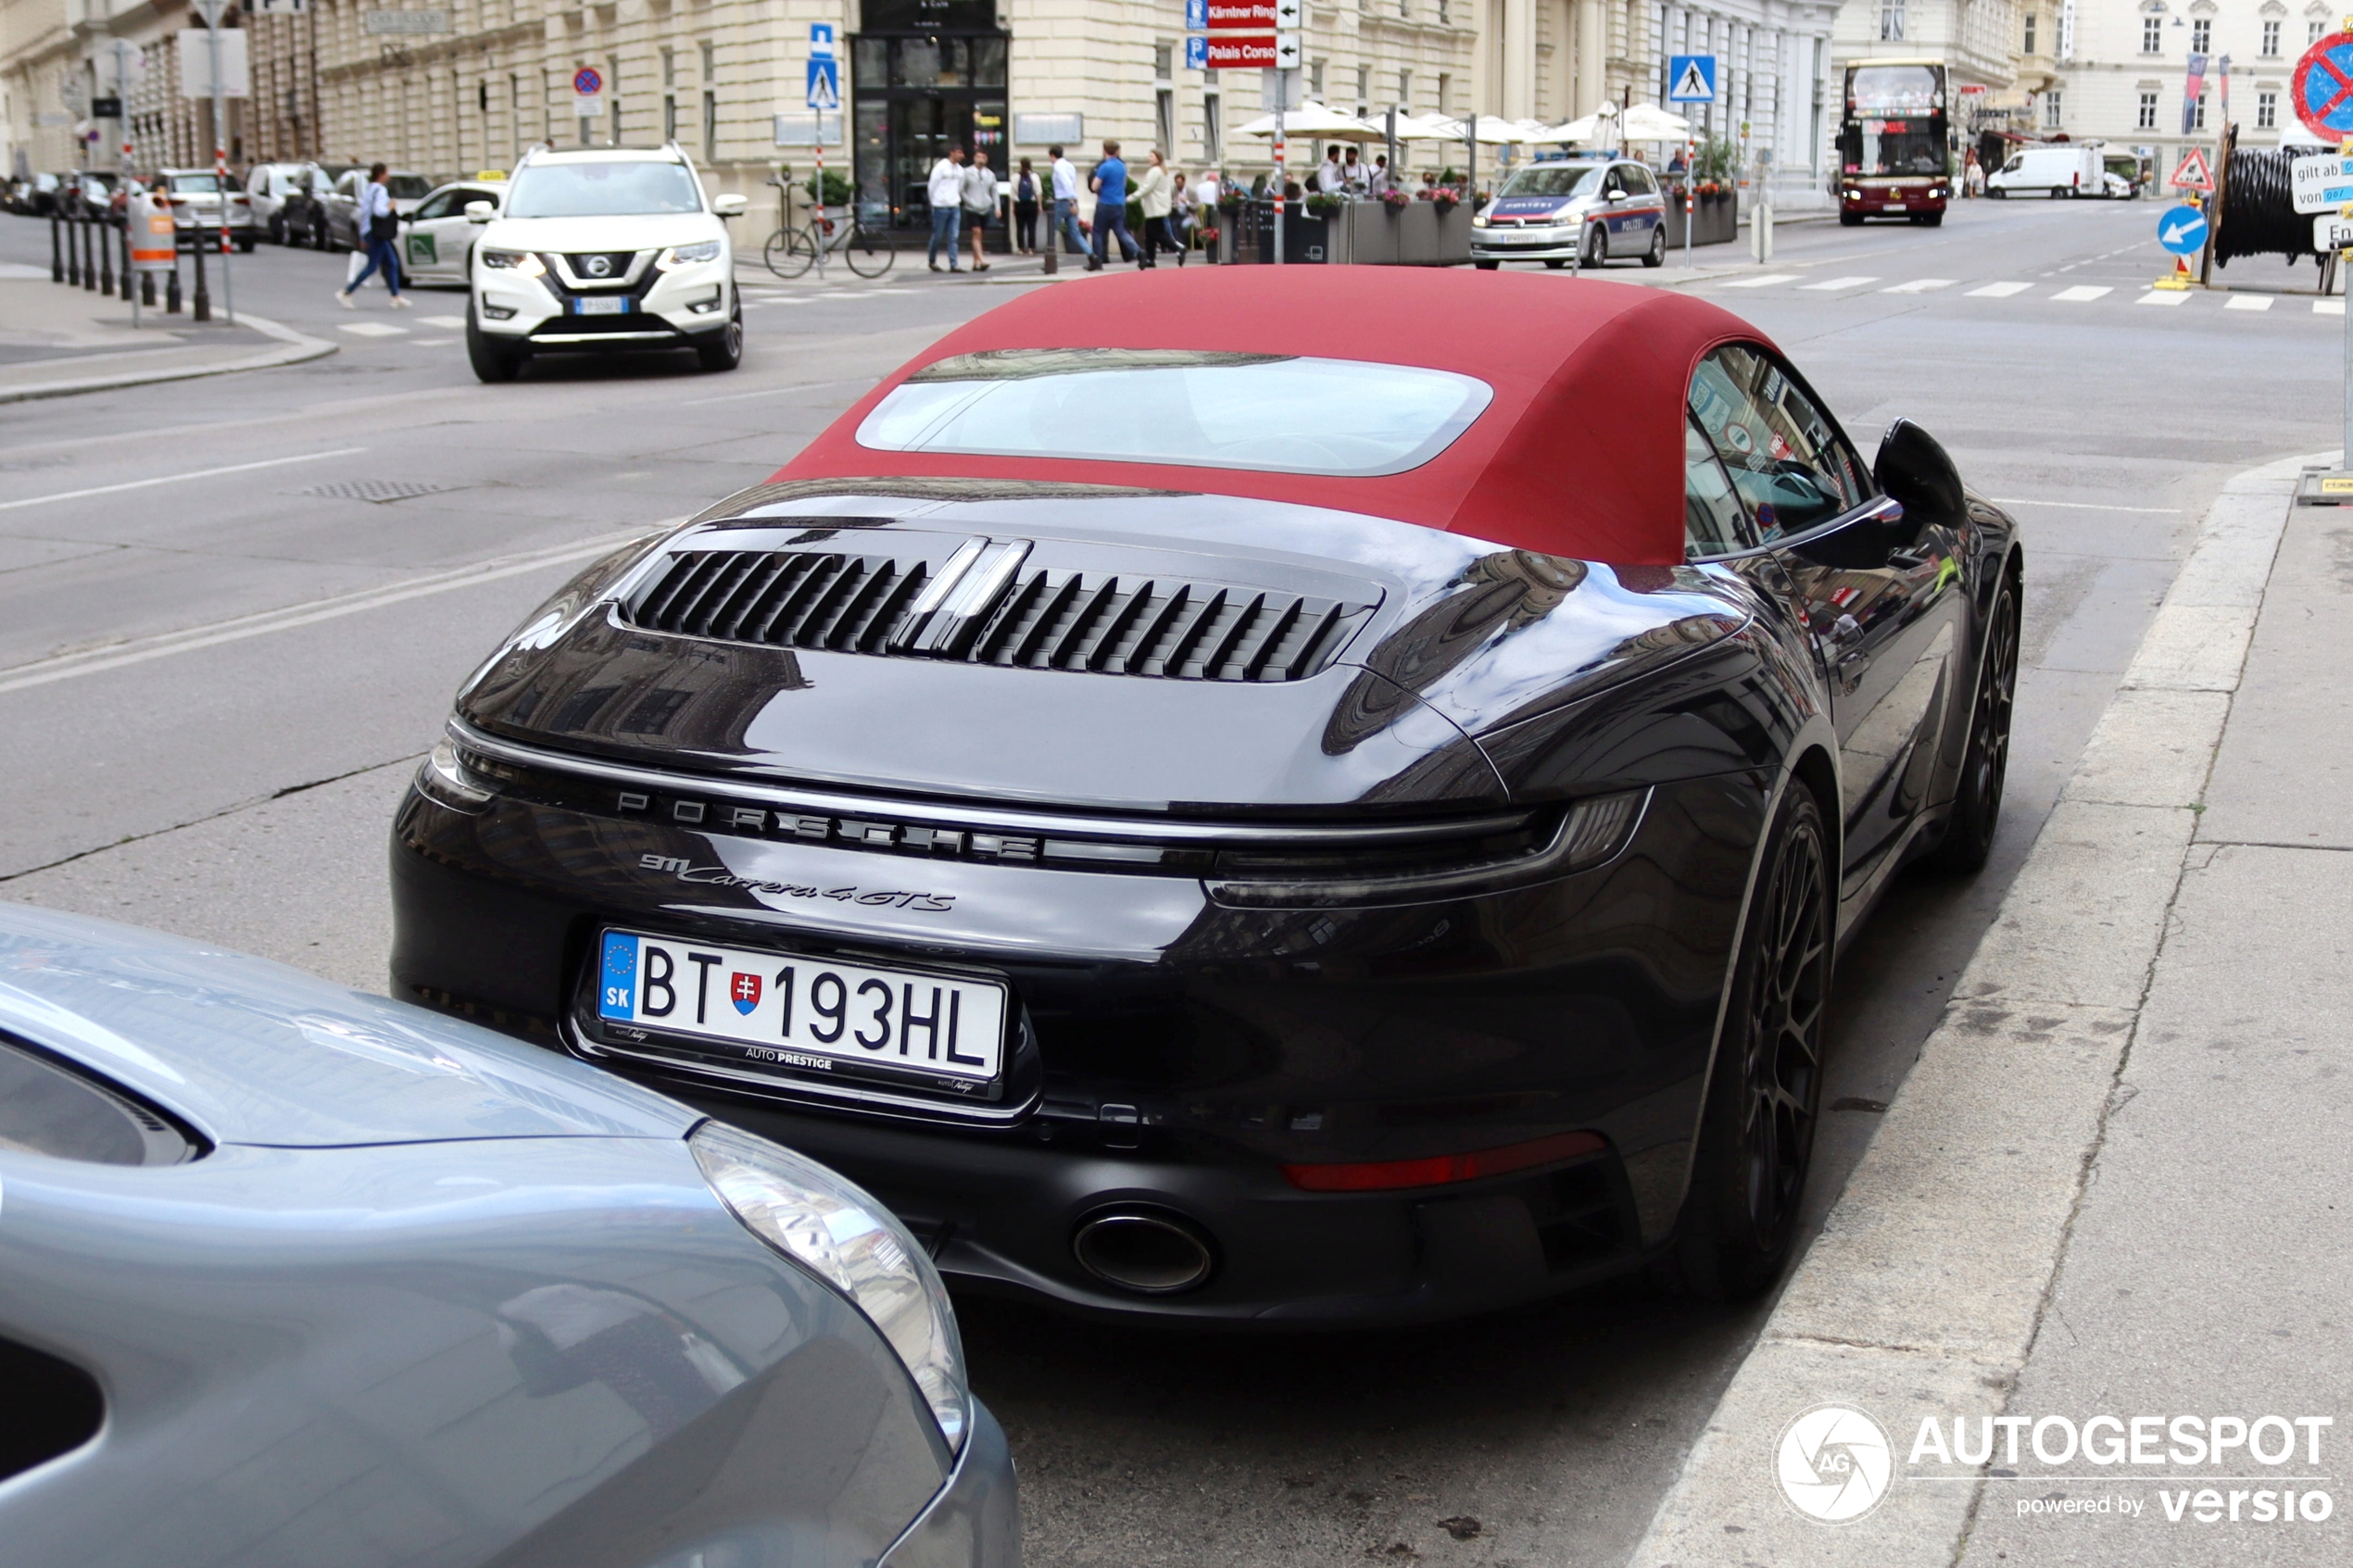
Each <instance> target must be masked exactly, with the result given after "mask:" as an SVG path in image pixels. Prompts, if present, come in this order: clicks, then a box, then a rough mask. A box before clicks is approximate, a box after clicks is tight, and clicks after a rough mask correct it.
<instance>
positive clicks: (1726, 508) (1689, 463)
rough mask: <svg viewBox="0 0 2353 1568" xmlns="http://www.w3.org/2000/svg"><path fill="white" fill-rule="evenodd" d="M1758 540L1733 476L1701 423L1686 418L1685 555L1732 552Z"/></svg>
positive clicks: (1684, 430) (1684, 466) (1684, 464)
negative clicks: (1744, 510) (1751, 527)
mask: <svg viewBox="0 0 2353 1568" xmlns="http://www.w3.org/2000/svg"><path fill="white" fill-rule="evenodd" d="M1754 543H1755V540H1754V538H1753V537H1752V536H1751V534H1750V533H1749V529H1748V517H1747V514H1746V513H1745V512H1743V510H1742V509H1741V498H1740V496H1739V495H1738V494H1736V493H1735V492H1734V491H1733V489H1732V480H1731V476H1730V474H1727V473H1726V472H1725V471H1724V465H1723V464H1722V463H1720V462H1718V460H1717V458H1716V448H1715V447H1714V446H1713V445H1709V443H1708V439H1707V437H1706V436H1705V435H1703V434H1701V433H1700V429H1699V426H1698V425H1696V424H1693V423H1692V421H1690V420H1684V421H1683V558H1685V559H1686V560H1697V559H1698V558H1700V557H1702V556H1724V555H1730V554H1731V553H1732V552H1733V551H1735V550H1744V549H1747V548H1748V547H1749V546H1751V545H1752V544H1754Z"/></svg>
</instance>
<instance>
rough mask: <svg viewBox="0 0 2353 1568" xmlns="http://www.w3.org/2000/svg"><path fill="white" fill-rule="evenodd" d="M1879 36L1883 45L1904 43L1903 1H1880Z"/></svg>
mask: <svg viewBox="0 0 2353 1568" xmlns="http://www.w3.org/2000/svg"><path fill="white" fill-rule="evenodd" d="M1879 35H1880V38H1881V42H1883V43H1888V44H1900V43H1902V42H1903V41H1904V0H1880V6H1879Z"/></svg>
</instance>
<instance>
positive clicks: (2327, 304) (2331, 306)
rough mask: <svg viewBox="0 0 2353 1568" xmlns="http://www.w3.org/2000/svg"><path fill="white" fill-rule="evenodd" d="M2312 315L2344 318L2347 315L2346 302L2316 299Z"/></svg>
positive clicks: (2313, 303)
mask: <svg viewBox="0 0 2353 1568" xmlns="http://www.w3.org/2000/svg"><path fill="white" fill-rule="evenodd" d="M2312 314H2313V315H2315V316H2342V315H2344V314H2345V301H2343V300H2341V299H2316V300H2314V301H2313V302H2312Z"/></svg>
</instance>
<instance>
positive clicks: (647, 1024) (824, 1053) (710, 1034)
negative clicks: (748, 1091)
mask: <svg viewBox="0 0 2353 1568" xmlns="http://www.w3.org/2000/svg"><path fill="white" fill-rule="evenodd" d="M1005 1013H1006V989H1005V987H1004V986H1003V985H999V984H997V983H996V982H994V981H989V980H975V979H972V978H969V977H967V976H963V975H946V974H936V973H924V972H916V971H912V970H898V969H875V968H873V967H870V966H868V965H864V964H850V963H838V962H836V961H834V960H830V959H811V958H808V957H806V956H803V955H799V954H791V953H761V952H751V951H748V950H746V949H744V948H741V947H722V946H720V945H719V944H717V943H713V942H687V941H680V940H678V939H676V938H674V937H668V936H647V935H639V934H638V933H635V932H628V931H608V932H606V933H605V934H604V935H603V938H602V941H601V943H600V950H599V955H598V984H597V1016H598V1017H599V1018H601V1019H603V1020H604V1021H605V1022H608V1023H614V1024H621V1025H624V1026H627V1027H631V1028H637V1029H648V1030H658V1031H660V1032H661V1033H663V1034H667V1035H688V1036H691V1037H693V1038H694V1039H695V1040H697V1041H698V1042H706V1043H708V1044H709V1045H711V1046H715V1047H720V1048H721V1049H722V1051H723V1052H724V1054H726V1055H729V1056H734V1057H737V1058H740V1059H741V1060H743V1062H744V1063H745V1064H746V1065H749V1066H756V1067H769V1068H777V1069H784V1070H787V1071H802V1072H818V1073H830V1072H834V1071H836V1070H837V1069H838V1068H841V1067H845V1066H855V1067H859V1068H869V1069H887V1070H889V1071H891V1072H893V1073H914V1074H918V1075H920V1076H923V1077H927V1078H947V1079H952V1080H955V1081H956V1082H957V1083H959V1084H986V1083H988V1082H991V1081H993V1080H994V1079H995V1078H996V1076H997V1074H998V1072H999V1070H1000V1068H1001V1067H1002V1065H1003V1060H1004V1039H1005Z"/></svg>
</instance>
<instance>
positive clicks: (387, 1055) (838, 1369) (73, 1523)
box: [0, 904, 1020, 1568]
mask: <svg viewBox="0 0 2353 1568" xmlns="http://www.w3.org/2000/svg"><path fill="white" fill-rule="evenodd" d="M0 974H5V975H6V984H5V985H0V1191H5V1194H6V1219H5V1221H0V1389H5V1390H6V1400H7V1404H6V1420H5V1422H0V1429H4V1430H0V1540H5V1541H6V1543H7V1545H6V1552H5V1556H6V1560H7V1562H9V1563H10V1564H12V1565H14V1568H69V1565H70V1568H139V1565H145V1564H153V1563H162V1562H220V1563H232V1562H235V1563H260V1562H307V1563H321V1564H324V1563H394V1562H400V1563H425V1562H431V1563H434V1564H438V1565H442V1568H470V1565H473V1564H488V1563H492V1562H497V1563H501V1564H519V1563H566V1564H590V1563H597V1564H609V1565H612V1568H653V1565H655V1564H685V1563H718V1562H727V1563H751V1562H761V1563H784V1562H792V1563H797V1564H798V1563H809V1564H828V1565H839V1568H853V1565H856V1568H863V1565H867V1564H874V1563H875V1562H877V1560H879V1562H880V1563H881V1564H883V1565H885V1568H892V1565H898V1564H909V1565H911V1568H912V1565H914V1564H923V1565H926V1568H928V1565H931V1564H937V1563H946V1562H954V1563H957V1564H959V1565H969V1568H1013V1564H1015V1563H1017V1562H1018V1561H1019V1555H1020V1540H1019V1521H1018V1517H1017V1510H1016V1505H1015V1499H1014V1483H1013V1466H1012V1463H1011V1461H1010V1460H1009V1459H1008V1457H1007V1454H1006V1449H1005V1443H1004V1437H1003V1435H1002V1433H1001V1432H1000V1430H999V1428H998V1426H997V1424H996V1422H995V1421H994V1419H992V1418H991V1416H990V1415H989V1413H988V1411H987V1410H986V1409H984V1408H983V1407H982V1406H981V1405H980V1404H979V1403H978V1402H977V1401H976V1400H975V1399H973V1398H972V1395H971V1393H970V1391H969V1388H968V1386H967V1384H966V1382H965V1378H964V1371H963V1352H962V1348H961V1346H960V1343H959V1341H958V1337H957V1331H956V1321H955V1315H954V1312H953V1310H952V1309H951V1308H950V1305H949V1301H948V1298H947V1296H946V1294H945V1293H944V1292H943V1291H942V1290H941V1288H940V1285H939V1278H938V1275H937V1273H936V1272H935V1271H934V1270H933V1267H932V1264H931V1261H930V1260H929V1259H928V1258H926V1257H925V1254H924V1251H923V1248H921V1247H920V1246H919V1245H917V1243H916V1242H915V1240H914V1238H913V1237H912V1236H911V1235H910V1234H909V1233H908V1231H907V1230H906V1228H905V1227H904V1226H903V1225H901V1224H900V1223H899V1222H898V1221H897V1220H895V1219H893V1218H892V1217H891V1216H890V1214H889V1213H888V1212H887V1210H884V1209H883V1208H882V1207H881V1206H880V1205H879V1204H878V1203H876V1202H875V1199H874V1198H871V1197H869V1196H868V1195H867V1194H865V1193H864V1192H862V1191H861V1190H859V1189H858V1188H857V1187H855V1186H853V1185H850V1184H849V1182H846V1181H844V1180H843V1179H842V1178H840V1177H839V1176H837V1175H836V1174H835V1173H832V1172H831V1171H828V1170H825V1169H824V1168H823V1167H822V1166H819V1165H817V1164H814V1163H812V1161H810V1160H806V1159H804V1158H802V1157H801V1156H799V1155H797V1154H794V1153H792V1152H790V1151H789V1150H786V1149H784V1148H779V1147H777V1146H776V1145H774V1144H773V1143H768V1142H766V1141H764V1140H762V1139H761V1138H758V1137H755V1136H753V1135H749V1134H747V1133H744V1132H741V1131H738V1130H737V1129H736V1128H733V1127H728V1126H723V1125H721V1124H719V1123H715V1122H711V1121H710V1120H708V1119H706V1118H705V1117H703V1116H702V1115H701V1114H700V1113H699V1112H697V1111H694V1110H689V1109H687V1108H686V1106H683V1105H680V1104H678V1103H677V1102H675V1101H673V1100H669V1099H665V1098H661V1096H658V1095H654V1094H650V1093H648V1092H647V1091H645V1090H643V1089H640V1088H637V1087H635V1085H629V1084H626V1083H624V1082H623V1081H622V1080H620V1079H618V1078H614V1077H612V1076H610V1075H609V1074H606V1073H599V1072H597V1071H595V1070H593V1069H587V1068H583V1067H581V1066H579V1065H577V1064H575V1063H571V1062H566V1061H563V1060H559V1059H557V1058H554V1057H551V1056H549V1055H548V1054H547V1052H545V1051H540V1050H535V1049H534V1048H533V1047H528V1046H523V1045H521V1044H518V1043H517V1042H515V1041H512V1040H509V1039H506V1038H503V1037H501V1036H498V1035H492V1034H490V1033H489V1032H488V1031H486V1030H483V1029H479V1028H476V1027H474V1026H473V1025H471V1024H467V1023H462V1022H455V1021H452V1020H448V1019H446V1018H440V1017H436V1016H434V1015H432V1014H428V1013H426V1012H424V1011H423V1010H421V1009H417V1008H412V1007H408V1006H405V1005H403V1004H400V1003H396V1002H387V1001H385V1000H384V999H383V998H381V997H370V996H364V995H361V994H359V993H357V992H353V991H348V990H345V989H344V988H342V987H340V986H337V985H328V984H326V983H324V982H322V981H319V980H316V979H313V978H311V977H309V976H308V975H304V974H300V973H297V972H294V971H292V970H287V969H283V968H280V967H279V966H277V965H275V964H270V963H264V962H262V961H260V960H257V959H250V958H245V957H241V956H239V955H237V954H234V953H230V952H225V951H223V950H221V949H220V948H218V947H209V946H207V945H204V944H200V943H196V942H190V941H183V940H181V939H178V938H174V937H167V936H161V935H155V934H153V933H149V932H143V931H137V930H133V929H132V928H130V927H127V926H120V925H114V924H110V923H107V922H100V921H93V920H83V919H80V918H76V917H71V916H65V915H55V914H50V913H47V912H45V911H39V910H34V909H30V908H27V907H25V906H22V905H15V904H0ZM129 1499H136V1505H135V1506H131V1505H130V1503H129Z"/></svg>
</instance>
